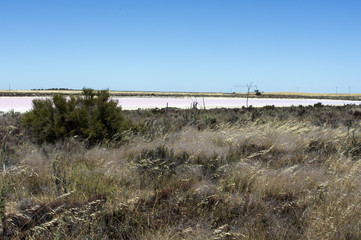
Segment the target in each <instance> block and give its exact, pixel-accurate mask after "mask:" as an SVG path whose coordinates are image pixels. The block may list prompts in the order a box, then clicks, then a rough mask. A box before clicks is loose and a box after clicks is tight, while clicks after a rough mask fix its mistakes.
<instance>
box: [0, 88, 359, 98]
mask: <svg viewBox="0 0 361 240" xmlns="http://www.w3.org/2000/svg"><path fill="white" fill-rule="evenodd" d="M81 92H82V90H0V95H1V96H5V95H8V96H38V95H42V96H44V95H48V96H51V95H54V94H65V95H78V94H81ZM109 93H110V94H111V95H112V96H138V97H141V96H158V97H170V96H172V97H187V96H192V97H240V96H241V97H245V96H246V95H247V93H239V92H234V93H222V92H161V91H159V92H158V91H115V90H110V91H109ZM249 96H250V97H255V96H256V94H255V93H254V92H251V93H250V94H249ZM267 96H269V97H285V98H287V97H292V98H295V97H300V98H303V97H306V98H310V97H314V98H343V97H344V98H356V99H361V93H352V94H347V93H339V94H336V93H306V92H263V93H262V96H261V97H267Z"/></svg>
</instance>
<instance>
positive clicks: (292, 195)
mask: <svg viewBox="0 0 361 240" xmlns="http://www.w3.org/2000/svg"><path fill="white" fill-rule="evenodd" d="M359 112H360V107H359V106H343V107H306V108H305V107H302V108H301V107H292V108H261V109H228V110H225V109H218V110H207V111H203V110H202V111H199V110H172V111H160V110H153V111H152V110H148V111H129V112H125V114H126V115H127V116H128V117H129V118H131V119H132V120H133V122H134V123H136V124H139V125H140V126H144V129H143V131H142V132H141V133H139V134H131V135H129V136H128V139H127V141H123V142H121V143H117V142H108V143H106V144H104V145H99V146H96V147H92V148H87V147H86V146H85V144H83V143H82V142H78V141H77V140H75V139H68V140H66V141H64V142H58V143H56V144H54V145H48V144H43V145H36V144H34V143H32V141H31V135H29V133H28V132H27V131H26V129H22V127H21V125H19V118H21V115H11V114H7V115H4V116H1V119H0V123H1V124H0V130H1V131H0V133H1V134H2V135H1V137H3V136H5V135H6V136H7V137H6V141H7V143H8V148H7V150H6V154H5V155H6V156H7V160H6V164H5V168H4V167H3V166H2V167H1V174H0V185H1V186H5V185H6V187H7V189H8V191H7V193H6V194H5V195H4V196H3V197H4V199H5V200H6V208H5V213H6V216H7V220H6V221H7V229H6V236H5V239H21V237H24V239H30V238H33V239H360V237H361V236H360V235H361V234H360V233H361V217H360V216H361V204H360V203H361V155H360V154H361V126H360V120H361V119H360V114H359ZM213 118H214V119H216V120H215V121H214V120H212V121H210V119H213ZM5 123H6V124H5ZM9 125H11V126H14V127H15V129H16V130H14V128H11V129H10V128H8V126H9ZM19 139H23V140H22V141H19ZM3 152H4V151H3ZM5 155H4V154H2V155H1V156H5ZM94 196H95V197H94ZM98 198H99V199H98ZM105 198H106V201H103V200H105ZM98 200H99V201H98ZM93 201H97V204H98V205H96V206H97V207H94V208H93V207H91V206H93V205H92V202H93ZM16 216H17V218H16ZM15 222H16V224H15ZM3 226H4V225H3V224H2V225H1V226H0V227H1V229H3Z"/></svg>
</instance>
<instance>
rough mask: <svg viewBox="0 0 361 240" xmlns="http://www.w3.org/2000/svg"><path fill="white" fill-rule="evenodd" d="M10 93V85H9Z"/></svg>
mask: <svg viewBox="0 0 361 240" xmlns="http://www.w3.org/2000/svg"><path fill="white" fill-rule="evenodd" d="M9 92H10V84H9Z"/></svg>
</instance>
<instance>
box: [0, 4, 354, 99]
mask: <svg viewBox="0 0 361 240" xmlns="http://www.w3.org/2000/svg"><path fill="white" fill-rule="evenodd" d="M251 82H253V83H254V84H255V85H257V87H258V89H260V90H261V91H265V92H271V91H297V90H298V91H300V92H331V93H334V92H336V88H337V91H338V92H339V93H341V92H344V93H348V92H349V91H351V92H352V93H356V92H357V93H360V92H361V1H360V0H342V1H341V0H267V1H266V0H163V1H160V0H128V1H122V0H97V1H95V0H0V89H8V88H9V86H10V88H11V89H32V88H44V89H45V88H73V89H81V88H83V87H91V88H95V89H107V88H109V89H111V90H143V91H204V92H206V91H212V92H219V91H222V92H231V91H237V92H238V91H242V92H244V91H246V89H245V88H244V87H243V88H242V87H235V86H236V85H239V86H242V85H246V84H248V83H251Z"/></svg>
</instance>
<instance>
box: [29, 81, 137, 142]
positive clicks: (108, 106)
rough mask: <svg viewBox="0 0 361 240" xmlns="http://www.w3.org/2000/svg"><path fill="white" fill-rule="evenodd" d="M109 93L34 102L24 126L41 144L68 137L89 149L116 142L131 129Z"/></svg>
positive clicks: (60, 96)
mask: <svg viewBox="0 0 361 240" xmlns="http://www.w3.org/2000/svg"><path fill="white" fill-rule="evenodd" d="M109 97H110V94H109V91H107V90H102V91H94V90H93V89H87V88H84V89H83V95H82V96H78V97H74V96H71V97H70V98H68V99H67V98H66V97H64V96H62V95H59V94H57V95H54V96H53V98H52V99H46V100H40V99H35V100H33V109H32V110H31V111H29V112H27V113H26V114H25V116H24V120H23V124H24V126H25V127H27V128H28V129H29V130H30V131H31V132H32V133H33V134H34V136H35V138H36V140H37V141H38V142H39V143H42V142H49V143H54V142H56V141H57V140H61V139H64V138H66V137H71V136H73V137H79V138H81V139H84V140H86V142H87V143H88V144H90V145H93V144H96V143H99V142H101V141H103V140H109V139H114V138H116V137H117V136H118V137H119V136H120V135H121V132H123V131H125V130H129V129H130V128H131V124H130V122H128V121H126V120H125V119H124V116H123V114H122V111H121V108H120V107H118V106H117V102H116V101H114V100H111V99H109Z"/></svg>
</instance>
